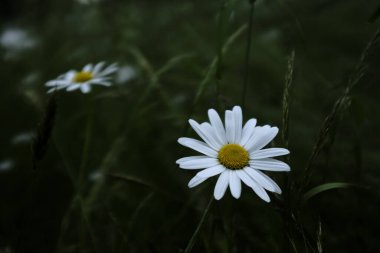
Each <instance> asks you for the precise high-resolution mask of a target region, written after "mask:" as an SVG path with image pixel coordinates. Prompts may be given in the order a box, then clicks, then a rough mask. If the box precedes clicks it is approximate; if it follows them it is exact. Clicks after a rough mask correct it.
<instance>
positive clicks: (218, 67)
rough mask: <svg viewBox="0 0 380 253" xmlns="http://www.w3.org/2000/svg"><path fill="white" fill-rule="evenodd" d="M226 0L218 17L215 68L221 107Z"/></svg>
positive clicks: (217, 105) (218, 106)
mask: <svg viewBox="0 0 380 253" xmlns="http://www.w3.org/2000/svg"><path fill="white" fill-rule="evenodd" d="M226 4H227V3H226V1H223V2H222V4H221V6H220V11H219V17H218V39H217V51H218V52H217V58H216V70H215V92H216V107H217V108H218V109H220V95H221V94H220V85H221V82H222V75H223V72H222V64H223V44H224V30H225V22H224V19H225V17H224V16H225V10H226Z"/></svg>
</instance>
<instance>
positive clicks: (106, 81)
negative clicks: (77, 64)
mask: <svg viewBox="0 0 380 253" xmlns="http://www.w3.org/2000/svg"><path fill="white" fill-rule="evenodd" d="M104 65H105V62H99V63H98V64H96V65H95V66H93V65H92V64H87V65H86V66H84V67H83V69H82V70H81V71H76V70H70V71H69V72H67V73H66V74H63V75H60V76H59V77H58V78H57V79H54V80H51V81H49V82H47V83H46V86H48V87H51V89H50V90H49V91H48V93H50V92H53V91H55V90H61V89H66V91H73V90H77V89H80V90H81V91H82V93H89V92H90V91H91V85H103V86H111V77H110V76H109V75H111V74H113V73H114V72H116V71H117V70H118V68H117V65H116V63H114V64H111V65H109V66H108V67H106V68H103V67H104Z"/></svg>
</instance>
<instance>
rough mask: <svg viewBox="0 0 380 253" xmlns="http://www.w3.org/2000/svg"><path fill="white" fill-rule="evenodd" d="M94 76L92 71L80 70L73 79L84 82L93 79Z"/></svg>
mask: <svg viewBox="0 0 380 253" xmlns="http://www.w3.org/2000/svg"><path fill="white" fill-rule="evenodd" d="M92 78H93V75H92V73H91V72H87V71H80V72H78V73H76V74H75V76H74V78H73V80H74V82H76V83H84V82H87V81H89V80H91V79H92Z"/></svg>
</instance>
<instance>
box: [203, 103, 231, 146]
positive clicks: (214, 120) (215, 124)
mask: <svg viewBox="0 0 380 253" xmlns="http://www.w3.org/2000/svg"><path fill="white" fill-rule="evenodd" d="M208 118H209V119H210V122H211V126H212V128H213V129H214V132H215V135H216V136H217V138H218V139H219V141H220V143H222V144H227V139H226V131H225V130H224V126H223V123H222V120H221V119H220V117H219V114H218V113H217V112H216V111H215V110H214V109H210V110H208Z"/></svg>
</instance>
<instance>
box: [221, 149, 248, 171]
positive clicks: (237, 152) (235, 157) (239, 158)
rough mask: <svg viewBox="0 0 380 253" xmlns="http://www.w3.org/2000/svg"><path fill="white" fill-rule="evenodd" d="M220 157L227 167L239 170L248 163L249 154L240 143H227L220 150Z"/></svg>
mask: <svg viewBox="0 0 380 253" xmlns="http://www.w3.org/2000/svg"><path fill="white" fill-rule="evenodd" d="M218 159H219V162H220V163H221V164H223V165H224V166H225V167H226V168H228V169H231V170H239V169H243V168H244V167H245V166H247V165H248V161H249V154H248V152H247V150H245V149H244V148H243V147H242V146H240V145H237V144H227V145H224V146H223V147H222V148H221V149H220V150H219V154H218Z"/></svg>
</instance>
